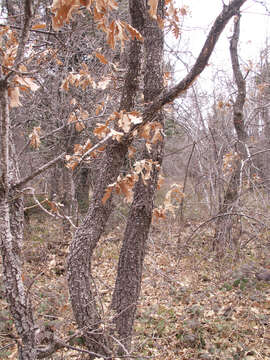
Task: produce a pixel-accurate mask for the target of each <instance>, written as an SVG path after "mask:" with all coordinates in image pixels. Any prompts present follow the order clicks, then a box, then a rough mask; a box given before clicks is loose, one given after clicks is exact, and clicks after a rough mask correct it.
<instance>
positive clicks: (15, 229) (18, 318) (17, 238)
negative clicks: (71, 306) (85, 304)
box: [0, 78, 36, 360]
mask: <svg viewBox="0 0 270 360" xmlns="http://www.w3.org/2000/svg"><path fill="white" fill-rule="evenodd" d="M0 101H1V170H2V177H1V187H0V248H1V255H2V263H3V277H4V284H5V293H6V298H7V301H8V304H9V308H10V313H11V314H12V317H13V319H14V322H15V326H16V330H17V332H18V335H19V336H20V337H21V339H22V342H21V343H20V342H19V343H18V350H19V359H20V360H25V359H27V360H28V359H29V360H30V359H35V358H36V350H35V346H34V344H35V328H34V321H33V317H32V311H31V306H30V303H29V302H28V301H27V297H26V294H25V291H24V286H23V281H22V269H21V258H20V256H21V252H20V250H21V245H22V234H23V222H22V211H23V209H22V200H21V199H20V196H19V197H18V194H16V192H14V191H12V190H11V184H12V182H13V181H16V180H17V171H16V170H17V169H16V163H15V162H13V161H12V158H11V157H10V138H11V136H10V117H9V105H8V104H9V102H8V83H7V81H5V80H4V79H3V78H2V79H1V82H0ZM10 203H11V206H10Z"/></svg>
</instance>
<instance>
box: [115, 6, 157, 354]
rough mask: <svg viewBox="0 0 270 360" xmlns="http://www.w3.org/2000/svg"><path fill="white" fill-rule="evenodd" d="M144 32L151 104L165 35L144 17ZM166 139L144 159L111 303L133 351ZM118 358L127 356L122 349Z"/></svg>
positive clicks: (146, 89)
mask: <svg viewBox="0 0 270 360" xmlns="http://www.w3.org/2000/svg"><path fill="white" fill-rule="evenodd" d="M163 13H164V1H163V0H161V1H160V2H159V5H158V15H159V16H160V17H161V18H163ZM145 17H146V24H145V30H144V33H143V35H144V46H145V54H144V55H145V68H144V73H145V76H144V100H145V102H146V103H149V102H152V101H153V100H154V99H155V98H156V97H157V96H158V95H160V93H161V92H162V90H163V44H164V34H163V30H161V29H160V27H159V26H158V23H157V21H156V20H153V19H152V18H150V16H149V15H148V13H145ZM163 119H164V117H163V113H162V111H161V110H160V111H158V112H157V113H156V114H155V118H154V119H153V121H157V122H158V123H161V124H163ZM163 145H164V139H162V140H161V141H159V142H158V143H157V144H152V151H151V152H150V154H149V153H148V152H147V151H146V150H145V151H144V154H143V155H144V158H146V159H151V160H152V161H153V162H157V163H158V166H155V165H153V171H152V177H151V178H150V179H149V180H148V181H147V182H146V183H144V182H143V180H142V178H140V179H139V181H138V182H137V184H136V185H135V188H134V199H133V202H132V205H131V208H130V212H129V215H128V221H127V226H126V231H125V234H124V239H123V245H122V248H121V252H120V258H119V263H118V273H117V278H116V283H115V289H114V294H113V299H112V308H113V309H114V310H115V311H116V317H115V319H114V321H115V324H116V329H117V332H118V335H119V336H120V342H121V343H122V345H124V347H125V349H126V350H129V349H130V342H131V338H132V330H133V325H134V319H135V314H136V309H137V303H138V299H139V296H140V290H141V281H142V270H143V261H144V256H145V247H146V241H147V238H148V233H149V229H150V225H151V220H152V210H153V199H154V195H155V191H156V187H157V178H158V173H159V168H160V166H161V163H162V158H163ZM119 354H120V355H124V351H123V347H119Z"/></svg>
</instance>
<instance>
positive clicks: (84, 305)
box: [68, 0, 144, 355]
mask: <svg viewBox="0 0 270 360" xmlns="http://www.w3.org/2000/svg"><path fill="white" fill-rule="evenodd" d="M129 6H130V14H131V20H132V21H131V25H132V26H133V27H134V28H136V29H137V30H138V31H141V28H142V25H143V19H144V17H143V11H142V7H141V5H140V1H138V0H130V2H129ZM141 47H142V44H141V42H139V41H137V40H134V41H132V42H131V44H130V50H129V57H128V68H127V73H126V78H125V83H124V87H123V91H122V98H121V102H120V109H124V110H126V111H130V110H132V109H133V106H134V101H135V96H136V93H137V89H138V83H139V72H140V67H141V64H140V63H141ZM130 141H131V140H126V142H124V143H118V142H117V141H113V140H110V142H109V144H108V145H107V147H106V150H105V154H104V158H103V161H102V166H101V168H100V173H99V179H100V181H99V182H97V183H96V184H95V188H94V189H93V197H92V199H91V205H90V207H89V209H88V212H87V215H86V217H85V219H84V221H83V223H82V224H81V225H80V227H79V228H78V230H77V231H76V234H75V236H74V239H73V241H72V244H71V247H70V254H69V257H68V284H69V291H70V299H71V304H72V308H73V313H74V316H75V319H76V321H77V324H78V326H79V327H80V328H81V329H83V333H84V336H85V338H86V342H87V346H88V348H89V349H92V350H93V351H95V352H98V353H100V354H104V355H109V353H110V350H109V349H108V348H107V346H106V344H105V343H106V341H105V339H104V336H103V334H102V336H100V334H98V333H97V334H95V330H96V331H97V329H98V327H99V325H100V316H99V313H98V309H97V305H96V302H95V293H94V290H93V288H92V284H91V281H92V280H91V258H92V255H93V251H94V249H95V247H96V245H97V243H98V240H99V238H100V236H101V234H102V232H103V231H104V228H105V225H106V223H107V220H108V218H109V216H110V214H111V212H112V209H113V203H112V199H109V200H108V201H107V202H106V203H105V204H103V203H102V201H101V200H102V198H103V196H104V193H105V190H106V188H107V187H108V185H109V184H112V183H113V182H115V180H116V178H117V176H118V174H119V170H120V168H121V166H122V164H123V162H124V159H125V157H126V154H127V151H128V145H129V144H130ZM97 332H98V331H97Z"/></svg>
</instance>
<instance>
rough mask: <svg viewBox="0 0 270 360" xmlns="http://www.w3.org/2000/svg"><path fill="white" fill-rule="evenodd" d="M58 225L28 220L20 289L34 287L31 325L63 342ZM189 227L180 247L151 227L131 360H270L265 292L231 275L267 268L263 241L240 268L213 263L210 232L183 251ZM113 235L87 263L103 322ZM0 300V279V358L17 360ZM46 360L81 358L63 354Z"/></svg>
mask: <svg viewBox="0 0 270 360" xmlns="http://www.w3.org/2000/svg"><path fill="white" fill-rule="evenodd" d="M59 225H60V224H59V223H57V222H52V221H51V220H50V219H47V218H46V217H45V216H44V217H41V216H33V217H32V218H31V224H30V226H29V227H28V229H27V231H26V239H27V240H26V242H25V249H24V255H25V264H24V282H25V284H26V286H29V284H31V283H33V284H32V287H31V294H32V301H33V306H34V308H35V314H36V320H37V321H38V322H39V323H42V324H43V325H46V326H50V327H53V328H54V330H55V331H56V332H58V333H59V335H60V334H61V336H62V337H65V338H69V337H71V336H72V335H73V334H75V333H76V326H75V323H74V321H73V317H72V312H71V308H70V305H69V301H68V291H67V284H66V279H65V256H66V254H67V252H68V247H67V246H66V245H63V244H62V243H61V231H60V226H59ZM192 226H193V227H194V226H196V224H189V225H188V226H187V227H185V229H184V230H183V232H182V233H181V234H180V241H179V233H178V232H179V230H178V229H179V228H178V227H177V226H175V225H172V223H170V222H169V221H167V222H166V223H165V224H164V223H163V224H160V225H155V226H154V227H153V230H152V232H151V235H150V239H149V242H148V248H147V255H146V259H145V265H144V278H143V284H142V296H141V302H140V305H139V307H138V313H137V318H136V324H135V335H134V344H133V345H134V355H137V357H135V358H136V359H138V360H139V359H144V358H145V357H146V358H148V357H150V358H151V359H155V360H164V359H167V360H170V359H171V360H176V359H182V360H187V359H216V360H218V359H222V360H238V359H246V360H248V359H249V360H252V359H269V358H270V285H269V284H268V283H264V282H258V281H257V280H256V279H255V277H254V274H253V273H250V274H245V275H241V271H240V272H239V271H237V270H239V269H240V268H241V266H242V264H247V263H249V262H252V264H253V265H254V264H255V265H256V264H259V263H262V262H264V266H265V267H267V265H270V262H269V263H268V264H267V257H269V247H268V245H267V241H266V240H264V238H263V236H262V237H261V242H260V244H259V245H258V244H254V243H253V242H250V243H249V244H248V246H249V247H248V248H245V249H244V250H243V253H242V258H241V259H240V260H237V261H236V260H235V259H234V257H233V254H228V255H227V256H226V258H225V259H224V260H222V261H216V259H215V258H214V256H213V254H211V252H210V250H209V249H210V245H211V243H210V239H211V229H209V228H208V229H203V230H202V232H200V234H199V235H197V236H195V237H194V238H193V240H192V242H191V243H189V244H188V247H187V246H186V245H187V244H186V242H185V240H186V239H187V238H188V237H189V235H190V233H191V231H192V230H191V228H192ZM120 230H121V229H120V228H118V229H116V231H114V232H111V233H110V234H107V235H106V237H104V238H103V239H102V240H101V242H100V245H99V247H98V248H97V251H96V254H95V259H94V262H93V268H94V275H95V279H96V287H97V289H98V294H99V303H100V307H101V309H102V311H103V316H104V320H105V321H106V318H108V317H109V311H108V305H109V303H110V296H111V293H112V289H113V286H114V277H115V273H116V267H117V258H118V252H119V249H120V245H121V242H120V241H119V239H120V238H121V231H120ZM264 242H265V243H264ZM258 249H259V250H258ZM262 254H263V256H264V259H263V258H262ZM258 266H259V265H258ZM235 274H236V275H235ZM239 274H240V275H239ZM33 279H35V280H34V282H33ZM3 295H4V294H3V284H2V278H0V348H1V350H0V358H1V359H16V358H17V353H16V347H15V346H14V341H13V340H12V338H11V337H10V334H14V326H13V324H12V321H11V319H10V316H9V312H8V309H7V304H6V303H5V301H4V297H3ZM80 341H81V339H80V337H76V338H75V340H73V341H71V344H72V345H74V346H76V347H80V346H82V344H81V343H80ZM51 358H52V359H72V358H74V359H83V358H84V357H83V355H82V354H81V353H78V352H75V351H72V350H70V349H69V350H67V351H59V352H58V353H56V354H54V355H53V357H51Z"/></svg>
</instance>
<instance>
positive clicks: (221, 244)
mask: <svg viewBox="0 0 270 360" xmlns="http://www.w3.org/2000/svg"><path fill="white" fill-rule="evenodd" d="M239 34H240V13H239V14H238V15H237V16H236V17H235V19H234V32H233V36H232V38H231V41H230V54H231V62H232V68H233V74H234V79H235V82H236V85H237V96H236V99H235V101H234V104H233V124H234V128H235V131H236V134H237V144H236V151H237V155H238V158H237V159H236V161H235V163H234V170H233V173H232V175H231V178H230V181H229V184H228V187H227V189H226V192H225V195H224V199H223V203H222V205H221V208H220V211H219V215H222V214H227V213H229V212H230V211H232V210H233V208H234V207H235V206H236V202H237V199H238V197H239V191H240V185H241V178H242V176H243V174H242V172H243V169H242V161H243V160H244V159H245V158H246V157H247V150H246V146H247V144H246V140H247V133H246V129H245V123H244V115H243V109H244V104H245V100H246V82H245V80H244V78H243V75H242V73H241V70H240V65H239V58H238V52H237V45H238V41H239ZM237 221H238V219H236V218H235V217H234V218H233V217H230V216H224V217H219V218H218V221H217V225H216V233H215V241H214V247H215V248H216V249H217V251H218V253H219V255H220V256H223V253H224V248H225V242H226V240H227V242H229V243H230V242H231V241H233V242H234V243H235V244H236V243H237V240H238V236H239V232H238V233H237V234H236V235H235V236H234V237H233V238H232V229H233V227H234V224H236V223H237Z"/></svg>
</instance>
